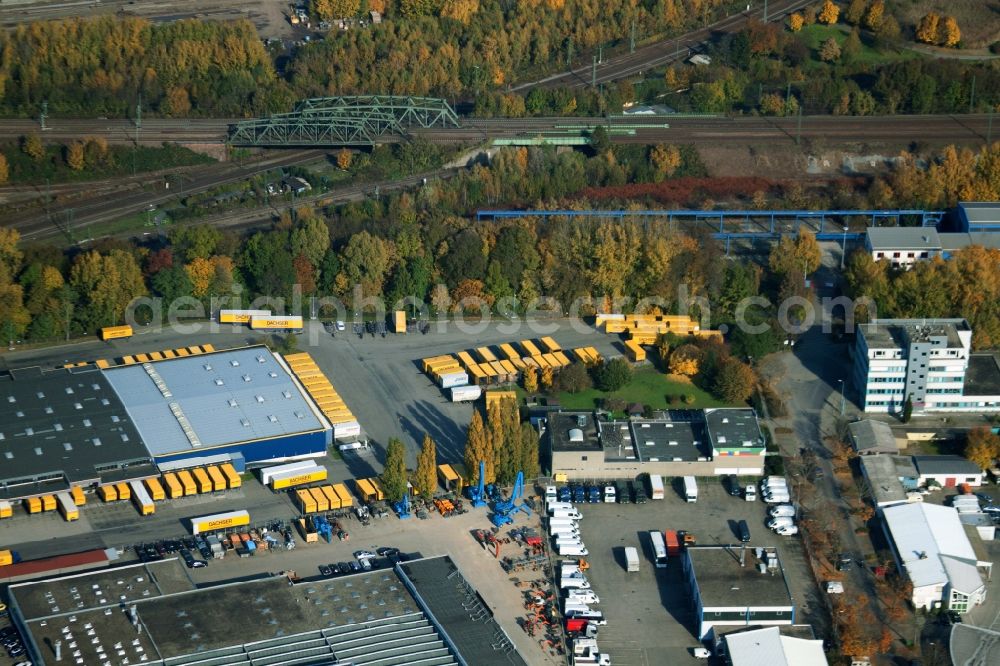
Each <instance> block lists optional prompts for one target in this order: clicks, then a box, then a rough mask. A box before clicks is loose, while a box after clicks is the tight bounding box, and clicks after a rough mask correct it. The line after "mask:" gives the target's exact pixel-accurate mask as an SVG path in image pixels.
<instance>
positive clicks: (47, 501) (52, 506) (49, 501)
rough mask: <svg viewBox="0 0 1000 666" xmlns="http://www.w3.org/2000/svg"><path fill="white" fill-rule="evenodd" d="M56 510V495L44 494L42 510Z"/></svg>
mask: <svg viewBox="0 0 1000 666" xmlns="http://www.w3.org/2000/svg"><path fill="white" fill-rule="evenodd" d="M55 510H56V496H55V495H42V511H55Z"/></svg>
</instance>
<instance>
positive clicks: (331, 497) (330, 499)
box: [320, 486, 341, 511]
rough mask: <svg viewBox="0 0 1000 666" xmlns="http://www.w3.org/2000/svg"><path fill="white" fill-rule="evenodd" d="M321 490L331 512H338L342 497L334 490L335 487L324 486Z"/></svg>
mask: <svg viewBox="0 0 1000 666" xmlns="http://www.w3.org/2000/svg"><path fill="white" fill-rule="evenodd" d="M320 490H322V491H323V495H324V496H326V501H327V503H328V504H329V505H330V511H336V510H337V509H340V508H341V506H340V495H338V494H337V491H336V490H334V489H333V486H322V487H321V488H320Z"/></svg>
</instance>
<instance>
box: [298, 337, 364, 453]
mask: <svg viewBox="0 0 1000 666" xmlns="http://www.w3.org/2000/svg"><path fill="white" fill-rule="evenodd" d="M284 358H285V362H286V363H287V364H288V367H289V369H290V370H291V371H292V374H294V375H295V377H296V378H297V379H298V380H299V382H300V383H301V384H302V386H303V387H304V388H305V390H306V392H307V393H308V394H309V396H310V397H311V398H312V399H313V401H314V402H315V403H316V406H317V407H319V409H320V411H321V412H323V415H324V416H325V417H326V419H327V420H328V421H329V422H330V424H331V425H332V426H333V436H334V438H335V439H345V438H350V437H360V436H361V425H360V424H359V423H358V420H357V419H356V418H355V417H354V414H353V413H352V412H351V410H350V409H348V407H347V404H346V403H345V402H344V399H343V398H341V397H340V394H339V393H337V391H336V390H335V389H334V388H333V384H331V383H330V380H329V379H328V378H327V376H326V375H325V374H323V371H322V370H320V369H319V366H317V365H316V361H314V360H313V358H312V356H310V355H309V354H308V353H307V352H299V353H296V354H286V355H285V357H284Z"/></svg>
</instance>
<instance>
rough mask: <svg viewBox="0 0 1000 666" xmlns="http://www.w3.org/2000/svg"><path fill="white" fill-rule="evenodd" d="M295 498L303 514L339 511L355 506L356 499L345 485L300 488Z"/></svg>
mask: <svg viewBox="0 0 1000 666" xmlns="http://www.w3.org/2000/svg"><path fill="white" fill-rule="evenodd" d="M295 498H296V503H297V504H298V505H299V508H300V509H301V511H302V513H322V512H326V511H337V510H340V509H349V508H351V507H352V506H354V499H353V498H352V497H351V494H350V493H349V492H347V486H345V485H344V484H343V483H335V484H333V485H326V486H313V487H311V488H299V489H298V490H296V491H295Z"/></svg>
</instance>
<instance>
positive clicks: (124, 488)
mask: <svg viewBox="0 0 1000 666" xmlns="http://www.w3.org/2000/svg"><path fill="white" fill-rule="evenodd" d="M115 490H117V491H118V499H120V500H127V499H131V498H132V491H131V490H129V487H128V484H127V483H125V482H124V481H122V482H121V483H116V484H115Z"/></svg>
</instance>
